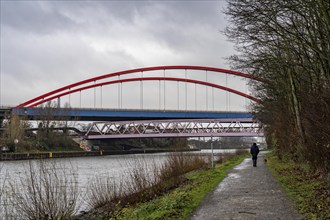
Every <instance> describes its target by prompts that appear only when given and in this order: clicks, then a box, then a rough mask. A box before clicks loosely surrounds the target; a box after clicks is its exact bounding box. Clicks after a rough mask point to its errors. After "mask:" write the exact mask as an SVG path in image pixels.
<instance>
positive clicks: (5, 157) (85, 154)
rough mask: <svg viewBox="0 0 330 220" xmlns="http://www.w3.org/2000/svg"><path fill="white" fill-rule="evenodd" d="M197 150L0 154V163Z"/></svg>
mask: <svg viewBox="0 0 330 220" xmlns="http://www.w3.org/2000/svg"><path fill="white" fill-rule="evenodd" d="M188 151H199V150H198V149H137V150H111V151H68V152H56V151H52V152H38V153H35V152H33V153H0V161H12V160H32V159H50V158H70V157H89V156H104V155H126V154H144V153H149V154H150V153H166V152H188Z"/></svg>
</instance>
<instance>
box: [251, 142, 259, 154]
mask: <svg viewBox="0 0 330 220" xmlns="http://www.w3.org/2000/svg"><path fill="white" fill-rule="evenodd" d="M250 153H251V154H252V156H257V155H258V154H259V147H258V146H257V144H256V143H253V144H252V146H251V149H250Z"/></svg>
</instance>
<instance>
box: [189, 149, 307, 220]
mask: <svg viewBox="0 0 330 220" xmlns="http://www.w3.org/2000/svg"><path fill="white" fill-rule="evenodd" d="M264 154H265V153H264V152H261V153H260V154H259V156H258V166H257V167H253V166H252V160H251V158H247V159H245V160H244V161H243V162H242V163H241V164H240V165H238V166H236V167H235V168H234V169H233V170H231V171H230V173H229V174H228V177H226V178H225V179H224V180H223V181H222V182H221V183H220V184H219V185H218V186H217V187H216V189H215V190H214V191H213V192H212V193H210V194H209V195H208V196H207V197H206V198H205V200H204V202H203V203H202V205H201V206H200V207H199V208H198V209H197V210H196V211H195V213H194V214H193V215H192V216H191V218H190V220H211V219H212V220H215V219H217V220H218V219H221V220H229V219H233V220H238V219H249V220H250V219H251V220H253V219H258V220H259V219H260V220H264V219H265V220H272V219H283V220H296V219H301V217H300V216H299V215H298V214H297V212H296V211H295V209H294V208H293V206H292V204H291V202H290V201H289V199H288V197H287V196H286V195H285V194H284V193H283V191H282V190H281V188H280V186H279V185H278V184H277V183H276V182H275V180H274V178H273V177H272V176H271V174H270V172H269V171H268V169H267V167H266V166H265V162H264Z"/></svg>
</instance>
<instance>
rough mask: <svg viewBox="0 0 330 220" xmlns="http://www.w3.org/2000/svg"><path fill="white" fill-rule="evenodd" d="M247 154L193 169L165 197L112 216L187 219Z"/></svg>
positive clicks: (127, 208)
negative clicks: (212, 165)
mask: <svg viewBox="0 0 330 220" xmlns="http://www.w3.org/2000/svg"><path fill="white" fill-rule="evenodd" d="M244 158H246V155H240V156H235V157H233V158H231V159H229V160H228V161H226V162H225V163H223V164H217V165H216V166H215V168H214V169H213V170H212V169H207V170H199V171H193V172H190V173H188V174H186V175H187V181H186V182H185V183H184V184H182V185H181V186H179V187H178V188H176V189H174V190H172V191H170V192H168V193H166V194H164V195H163V196H161V197H159V198H156V199H153V200H150V201H148V202H143V203H139V204H138V205H135V206H134V207H126V208H124V209H121V210H119V211H118V212H116V213H115V214H114V215H113V217H112V218H111V219H150V220H151V219H186V218H187V217H188V216H189V215H191V214H192V212H193V211H194V210H195V209H196V208H197V207H198V205H200V203H201V202H202V200H203V199H204V197H205V196H206V195H207V193H208V192H210V191H211V190H212V189H214V188H215V186H216V185H218V184H219V182H221V181H222V180H223V179H224V178H225V177H226V175H227V171H228V170H229V169H231V168H232V167H234V166H235V165H237V164H239V163H241V162H242V161H243V159H244Z"/></svg>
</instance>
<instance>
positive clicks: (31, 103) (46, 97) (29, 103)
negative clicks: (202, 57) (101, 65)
mask: <svg viewBox="0 0 330 220" xmlns="http://www.w3.org/2000/svg"><path fill="white" fill-rule="evenodd" d="M179 69H180V70H182V69H184V70H203V71H211V72H218V73H226V74H231V75H235V76H240V77H243V78H248V79H253V80H257V81H260V79H258V78H256V77H254V76H252V75H250V74H246V73H242V72H238V71H233V70H227V69H221V68H214V67H205V66H155V67H145V68H138V69H132V70H125V71H119V72H114V73H109V74H105V75H101V76H97V77H93V78H89V79H86V80H82V81H79V82H76V83H72V84H70V85H67V86H64V87H61V88H59V89H56V90H53V91H51V92H48V93H45V94H43V95H40V96H37V97H35V98H33V99H30V100H28V101H26V102H24V103H22V104H20V105H18V106H16V108H23V107H35V106H37V105H40V104H42V103H44V102H47V101H50V100H53V99H55V98H58V97H62V96H65V95H68V94H71V93H75V92H77V91H82V90H86V89H90V88H94V87H98V86H102V85H109V84H115V83H124V82H131V81H144V80H166V81H182V82H190V83H197V84H201V85H206V86H210V87H214V88H218V89H222V90H226V91H229V92H232V93H235V94H238V95H241V96H243V97H246V98H249V99H251V100H253V101H255V102H259V101H260V100H259V99H256V98H254V97H252V96H249V95H247V94H245V93H242V92H239V91H237V90H234V89H231V88H227V87H224V86H220V85H217V84H212V83H208V82H204V81H198V80H192V79H183V78H169V77H148V78H146V77H144V78H129V79H124V80H114V81H108V82H103V83H97V84H93V85H89V86H84V87H79V88H77V89H72V88H75V87H78V86H81V85H84V84H87V83H91V82H96V81H98V80H102V79H106V78H111V77H114V76H121V75H126V74H131V73H137V72H149V71H156V70H164V71H165V70H179ZM71 89H72V90H71ZM65 90H70V91H67V92H63V91H65ZM58 93H59V94H58ZM55 94H57V95H55Z"/></svg>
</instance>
